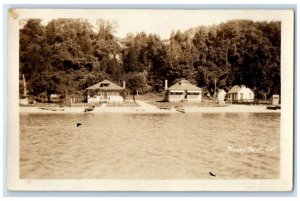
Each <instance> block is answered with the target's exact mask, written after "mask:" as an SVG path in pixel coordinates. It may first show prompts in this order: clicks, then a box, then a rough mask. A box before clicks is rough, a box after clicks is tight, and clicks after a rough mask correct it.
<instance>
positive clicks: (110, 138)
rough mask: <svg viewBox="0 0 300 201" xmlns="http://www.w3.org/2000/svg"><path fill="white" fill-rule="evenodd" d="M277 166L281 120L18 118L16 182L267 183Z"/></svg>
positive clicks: (249, 116) (253, 116)
mask: <svg viewBox="0 0 300 201" xmlns="http://www.w3.org/2000/svg"><path fill="white" fill-rule="evenodd" d="M77 122H80V123H81V124H82V125H81V126H79V127H76V124H77ZM279 163H280V113H262V114H261V113H213V114H210V113H202V114H201V113H193V114H116V113H105V114H104V113H102V114H100V113H98V114H25V113H22V114H20V177H21V178H27V179H81V178H89V179H210V178H211V177H212V176H210V174H209V172H212V173H213V174H215V175H216V177H215V178H216V179H243V178H244V179H252V178H253V179H254V178H255V179H257V178H261V179H267V178H279V172H280V169H279Z"/></svg>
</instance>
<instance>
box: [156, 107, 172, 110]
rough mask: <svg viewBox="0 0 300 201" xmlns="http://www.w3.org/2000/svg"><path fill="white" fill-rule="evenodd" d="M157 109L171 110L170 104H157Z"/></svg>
mask: <svg viewBox="0 0 300 201" xmlns="http://www.w3.org/2000/svg"><path fill="white" fill-rule="evenodd" d="M158 109H161V110H171V107H170V106H159V107H158Z"/></svg>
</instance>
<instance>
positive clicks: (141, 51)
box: [19, 19, 281, 99]
mask: <svg viewBox="0 0 300 201" xmlns="http://www.w3.org/2000/svg"><path fill="white" fill-rule="evenodd" d="M280 26H281V25H280V22H254V21H251V20H232V21H228V22H226V23H222V24H219V25H213V26H199V27H194V28H191V29H189V30H186V31H184V32H183V31H172V33H170V38H169V39H165V40H162V39H161V38H160V37H159V36H158V35H155V34H146V33H144V32H141V33H138V34H132V33H128V34H127V37H125V38H117V37H116V36H114V34H115V31H116V30H117V25H116V24H113V23H111V22H109V21H104V20H101V19H99V20H97V27H93V26H92V25H91V24H90V23H89V22H88V21H87V20H82V19H54V20H52V21H50V22H49V23H48V24H47V25H43V24H42V23H41V20H40V19H28V20H27V21H26V23H25V25H24V26H23V27H22V28H21V29H20V49H19V57H20V60H19V63H20V96H22V92H23V87H22V86H23V85H22V84H21V83H22V77H23V75H25V78H26V83H27V91H28V94H29V95H32V96H35V97H38V96H41V95H42V94H44V96H46V97H47V98H49V97H50V94H59V95H62V97H64V98H68V97H71V96H76V97H82V98H83V97H84V93H85V89H86V88H87V87H89V86H91V85H93V84H95V83H98V82H100V81H102V80H103V79H109V80H111V81H113V82H115V83H117V84H119V85H122V81H123V80H126V81H127V83H128V84H127V85H126V86H128V88H129V89H131V91H132V92H133V91H134V90H136V89H137V90H139V92H140V93H148V92H162V91H163V90H164V80H165V79H167V80H168V81H169V83H170V84H172V83H174V82H175V81H177V80H178V79H181V78H185V79H187V80H189V81H190V82H191V83H194V84H196V85H197V86H199V87H201V88H203V90H204V93H205V94H206V95H213V93H214V88H215V82H216V86H217V88H222V89H225V90H227V91H228V90H229V89H230V87H231V86H233V85H246V86H247V87H250V88H251V89H253V91H254V92H255V96H256V97H257V98H260V99H266V98H269V97H270V96H271V95H272V94H274V93H278V94H280V42H281V41H280V38H281V27H280Z"/></svg>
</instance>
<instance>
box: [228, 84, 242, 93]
mask: <svg viewBox="0 0 300 201" xmlns="http://www.w3.org/2000/svg"><path fill="white" fill-rule="evenodd" d="M241 89H242V88H241V87H240V86H238V85H235V86H234V87H232V88H231V89H230V90H229V91H228V93H229V94H235V93H239V92H240V91H241Z"/></svg>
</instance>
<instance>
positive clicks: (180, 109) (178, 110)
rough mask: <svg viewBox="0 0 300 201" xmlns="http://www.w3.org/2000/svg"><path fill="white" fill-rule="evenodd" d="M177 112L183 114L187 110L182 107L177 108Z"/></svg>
mask: <svg viewBox="0 0 300 201" xmlns="http://www.w3.org/2000/svg"><path fill="white" fill-rule="evenodd" d="M176 111H177V112H181V113H185V109H184V108H180V107H177V108H176Z"/></svg>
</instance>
